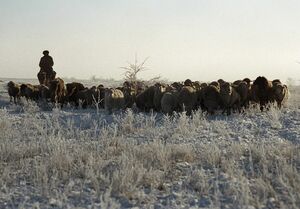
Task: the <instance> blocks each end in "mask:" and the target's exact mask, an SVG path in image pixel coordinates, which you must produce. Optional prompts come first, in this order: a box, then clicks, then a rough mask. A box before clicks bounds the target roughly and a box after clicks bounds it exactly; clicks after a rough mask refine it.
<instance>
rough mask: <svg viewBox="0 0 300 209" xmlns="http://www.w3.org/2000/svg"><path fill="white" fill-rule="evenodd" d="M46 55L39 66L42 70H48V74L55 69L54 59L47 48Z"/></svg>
mask: <svg viewBox="0 0 300 209" xmlns="http://www.w3.org/2000/svg"><path fill="white" fill-rule="evenodd" d="M43 54H44V56H43V57H42V58H41V60H40V63H39V66H40V68H41V71H44V72H46V73H47V74H49V73H52V71H53V68H52V67H53V65H54V62H53V59H52V57H51V56H49V51H48V50H45V51H43Z"/></svg>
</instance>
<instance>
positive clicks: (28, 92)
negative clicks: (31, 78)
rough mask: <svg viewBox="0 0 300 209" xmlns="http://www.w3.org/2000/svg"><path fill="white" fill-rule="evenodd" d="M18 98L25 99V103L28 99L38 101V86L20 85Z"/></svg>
mask: <svg viewBox="0 0 300 209" xmlns="http://www.w3.org/2000/svg"><path fill="white" fill-rule="evenodd" d="M20 96H21V97H25V98H26V100H27V101H28V99H30V100H34V101H38V99H39V98H40V91H39V86H38V85H32V84H21V86H20Z"/></svg>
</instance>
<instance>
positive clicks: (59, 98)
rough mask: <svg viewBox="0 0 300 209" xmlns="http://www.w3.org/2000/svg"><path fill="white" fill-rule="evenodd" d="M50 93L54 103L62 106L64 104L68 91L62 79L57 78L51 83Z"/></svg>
mask: <svg viewBox="0 0 300 209" xmlns="http://www.w3.org/2000/svg"><path fill="white" fill-rule="evenodd" d="M49 91H50V97H51V101H52V102H53V103H59V104H61V105H62V104H63V103H64V100H65V95H66V90H65V84H64V81H63V80H62V79H61V78H55V79H54V80H52V81H50V83H49Z"/></svg>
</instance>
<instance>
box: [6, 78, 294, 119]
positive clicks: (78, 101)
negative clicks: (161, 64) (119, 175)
mask: <svg viewBox="0 0 300 209" xmlns="http://www.w3.org/2000/svg"><path fill="white" fill-rule="evenodd" d="M7 88H8V94H9V96H10V100H11V102H12V99H14V102H15V103H16V104H17V103H19V101H20V98H21V97H24V98H26V100H33V101H44V102H52V103H56V104H59V105H61V106H63V105H65V104H68V103H69V104H70V105H73V106H75V107H79V106H80V105H81V107H82V108H86V107H92V106H94V107H98V108H104V109H105V110H106V111H108V112H109V113H112V111H114V110H120V109H125V108H132V107H133V106H136V107H137V108H138V109H139V110H140V111H145V112H149V111H151V110H154V111H158V112H163V113H165V114H172V113H173V112H174V111H175V112H181V111H185V112H186V113H187V114H188V115H189V114H191V113H192V111H194V110H197V109H199V108H201V109H202V110H203V111H207V112H208V113H210V114H214V113H215V112H216V111H218V110H221V111H222V112H223V113H226V114H231V112H232V111H235V112H241V111H243V110H244V109H245V108H248V107H250V106H251V105H258V106H259V107H260V109H261V110H263V109H265V108H267V107H268V105H269V104H273V103H275V104H276V105H277V106H278V107H279V108H281V107H282V105H284V104H285V102H286V101H287V99H288V88H287V86H286V85H284V84H283V83H281V81H280V80H279V79H276V80H273V81H269V80H268V79H266V78H265V77H263V76H259V77H257V78H256V79H255V80H254V81H251V80H250V79H248V78H245V79H243V80H237V81H234V82H232V83H230V82H226V81H224V80H222V79H219V80H218V81H213V82H211V83H200V82H198V81H191V80H190V79H187V80H185V81H184V82H174V83H172V84H165V83H156V84H154V85H151V86H147V85H146V84H145V83H143V82H139V81H131V82H130V81H125V82H124V83H123V85H122V86H120V87H117V88H106V87H104V86H103V85H101V84H100V85H98V86H93V87H90V88H87V87H85V86H84V85H83V84H82V83H78V82H71V83H67V84H65V83H64V81H63V80H62V79H61V78H55V79H54V80H52V81H50V83H49V85H47V86H46V85H32V84H17V83H14V82H13V81H10V82H9V83H8V84H7Z"/></svg>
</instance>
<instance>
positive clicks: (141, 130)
mask: <svg viewBox="0 0 300 209" xmlns="http://www.w3.org/2000/svg"><path fill="white" fill-rule="evenodd" d="M284 111H286V110H284ZM291 111H292V110H291ZM285 114H288V113H287V112H285ZM297 114H298V116H297ZM295 115H296V116H295ZM292 116H293V117H295V118H294V119H293V118H290V120H297V119H299V112H292V113H290V116H288V117H292ZM108 117H110V116H107V115H103V114H102V113H98V114H92V113H83V114H78V115H76V114H69V113H68V112H63V111H61V110H59V109H54V110H53V111H52V112H50V113H49V112H41V111H40V110H39V108H38V107H37V106H36V105H34V104H29V105H25V106H24V108H23V109H22V110H21V113H20V114H16V115H14V114H12V113H11V112H9V110H6V109H0V207H1V208H2V207H8V208H13V207H16V208H20V207H24V208H31V207H34V206H35V207H42V208H44V207H58V208H65V207H80V206H81V207H86V206H87V205H90V206H94V207H100V208H119V207H133V206H137V207H150V206H153V205H157V206H158V205H159V206H161V207H174V208H177V207H179V206H185V207H217V208H219V207H220V208H225V207H230V208H244V207H246V206H253V207H255V208H298V207H299V205H300V172H299V171H300V148H299V144H297V143H296V142H297V141H296V142H295V141H288V140H283V138H281V137H279V136H278V135H276V134H278V133H280V130H281V129H283V128H285V126H286V124H285V121H284V117H285V115H284V113H283V112H281V111H279V110H277V109H274V108H273V109H271V110H270V111H269V112H267V113H263V114H262V113H260V112H257V111H256V110H249V112H247V113H245V115H233V116H230V117H224V116H222V117H219V116H215V117H209V116H206V115H203V114H202V113H201V112H196V113H195V114H194V115H193V117H187V116H186V115H185V114H178V115H175V116H173V117H167V116H161V115H155V114H149V115H146V114H138V113H133V112H132V111H130V110H129V111H127V112H124V113H120V114H117V115H114V116H112V117H111V118H108ZM108 121H110V122H108ZM265 130H267V131H268V132H267V133H266V132H265ZM298 131H299V128H298ZM272 134H273V135H272ZM296 140H297V139H296ZM298 140H299V139H298ZM195 199H196V200H195Z"/></svg>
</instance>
